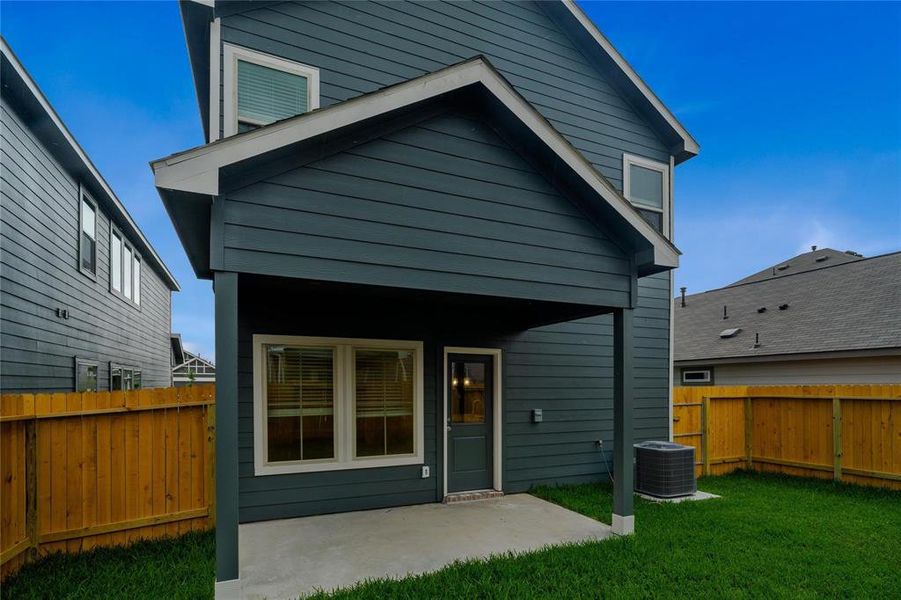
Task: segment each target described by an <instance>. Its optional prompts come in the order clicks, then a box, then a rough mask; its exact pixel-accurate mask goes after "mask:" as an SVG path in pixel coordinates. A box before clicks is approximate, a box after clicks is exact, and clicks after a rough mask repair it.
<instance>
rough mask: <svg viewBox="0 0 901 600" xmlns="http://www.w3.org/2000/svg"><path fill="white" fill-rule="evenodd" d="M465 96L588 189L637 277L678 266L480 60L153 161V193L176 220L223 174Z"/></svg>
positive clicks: (214, 188) (625, 204) (632, 212)
mask: <svg viewBox="0 0 901 600" xmlns="http://www.w3.org/2000/svg"><path fill="white" fill-rule="evenodd" d="M464 89H472V90H476V91H479V92H481V93H482V94H485V95H487V96H488V97H489V98H491V99H492V100H494V101H495V102H496V103H497V104H499V105H500V106H501V107H502V108H503V109H504V110H505V111H506V112H507V113H508V114H509V115H511V116H512V118H513V119H514V120H515V121H516V123H518V124H519V125H521V126H522V127H524V128H525V129H526V130H528V132H529V133H530V135H531V136H532V137H533V139H534V140H536V142H537V144H538V145H541V146H542V147H543V148H546V149H547V150H548V151H549V152H550V153H551V154H552V155H553V158H554V169H555V171H556V170H560V171H565V170H567V169H568V170H569V172H570V173H572V174H573V177H575V178H577V179H578V180H579V181H580V182H581V183H582V184H583V185H585V186H588V187H590V189H591V190H592V193H593V194H594V196H595V197H596V198H597V199H598V200H599V201H600V202H598V204H601V205H603V209H604V210H605V211H606V212H607V213H609V215H610V216H612V217H613V219H612V220H611V222H612V223H616V221H617V220H618V221H619V222H620V230H622V231H621V232H624V233H625V234H626V235H625V237H626V238H627V239H629V240H631V241H632V244H633V245H634V246H635V247H636V248H637V249H638V248H640V256H639V257H638V259H639V260H638V263H639V264H638V268H639V273H640V274H644V273H651V272H656V271H659V270H663V269H668V268H675V267H676V266H678V257H679V251H678V250H677V249H676V248H675V246H673V245H672V244H671V243H670V242H669V240H667V239H666V238H665V237H664V236H663V235H662V234H660V233H659V232H658V231H657V230H655V229H654V228H653V227H652V226H651V225H650V224H648V223H647V221H645V220H644V219H643V218H642V217H641V215H640V214H639V213H638V211H637V210H636V209H635V208H634V207H633V206H632V204H631V203H630V202H629V201H628V200H626V199H625V198H624V197H623V196H622V194H620V193H619V192H618V191H617V190H616V188H614V187H613V185H612V184H610V182H609V181H607V179H606V178H604V177H603V175H601V174H600V173H599V172H598V171H597V170H596V169H595V168H594V167H593V166H592V165H591V164H590V163H589V162H588V161H587V160H586V159H585V157H584V156H582V154H581V153H579V152H578V151H577V150H576V149H575V148H573V147H572V145H571V144H570V143H569V142H568V141H566V139H565V138H564V137H563V136H562V135H561V134H560V133H558V132H557V131H556V130H555V129H554V128H553V126H551V124H550V123H549V122H548V121H547V120H546V119H545V118H544V117H542V116H541V114H540V113H539V112H538V111H537V110H535V108H534V107H532V106H531V105H530V104H529V103H528V102H527V101H526V100H525V99H524V98H523V97H522V96H521V95H520V94H519V93H517V92H516V90H515V89H514V88H513V86H511V85H510V84H509V83H508V82H507V81H506V80H505V79H504V78H503V76H501V74H500V73H498V72H497V71H496V70H495V69H494V68H493V67H492V66H491V64H490V62H489V61H488V60H487V59H486V58H485V57H481V56H479V57H475V58H472V59H469V60H466V61H463V62H461V63H457V64H455V65H452V66H450V67H446V68H444V69H440V70H438V71H435V72H434V73H429V74H427V75H423V76H421V77H417V78H415V79H411V80H408V81H405V82H402V83H398V84H395V85H392V86H389V87H386V88H382V89H381V90H377V91H375V92H371V93H369V94H365V95H362V96H357V97H355V98H352V99H350V100H347V101H345V102H341V103H338V104H333V105H331V106H329V107H327V108H323V109H317V110H313V111H310V112H307V113H304V114H301V115H298V116H295V117H291V118H288V119H284V120H282V121H278V122H275V123H272V124H270V125H267V126H265V127H261V128H259V129H255V130H252V131H248V132H245V133H242V134H239V135H235V136H231V137H228V138H225V139H222V140H217V141H216V142H213V143H211V144H206V145H204V146H200V147H197V148H194V149H191V150H187V151H185V152H181V153H178V154H174V155H172V156H169V157H167V158H162V159H159V160H156V161H153V162H152V163H151V167H152V169H153V171H154V175H155V180H156V186H157V188H158V189H159V190H160V193H161V196H162V198H163V201H164V203H166V206H167V209H169V211H170V214H173V211H174V210H177V207H176V206H175V205H174V204H175V203H176V202H180V201H183V200H184V199H185V197H186V196H194V197H205V198H210V197H212V196H216V195H218V194H219V186H220V179H221V176H222V174H223V173H224V172H225V171H226V170H227V169H229V168H232V167H234V166H235V165H238V164H240V163H242V162H244V161H250V160H259V159H260V157H265V156H266V155H267V154H272V153H275V152H277V151H280V150H283V149H285V148H288V147H293V146H295V145H297V144H301V143H304V142H315V141H316V140H317V139H322V138H323V136H335V135H337V132H339V131H340V130H342V129H345V128H349V127H351V126H355V125H358V124H360V123H363V122H366V121H368V120H375V119H378V118H380V117H383V116H385V115H388V114H390V113H394V112H396V111H401V110H404V109H409V108H411V107H414V106H418V105H419V104H420V103H423V102H426V101H429V100H432V99H436V98H440V97H445V96H447V95H448V94H452V93H454V92H459V91H461V90H464ZM178 198H181V200H179V199H178ZM605 216H607V215H606V214H605ZM173 220H175V217H174V214H173ZM176 229H178V224H176ZM179 235H180V236H182V241H183V242H185V243H186V247H187V244H188V243H191V240H190V239H187V240H186V238H189V237H190V235H189V234H187V233H186V232H185V233H184V234H183V232H181V231H179ZM189 254H190V252H189ZM196 269H197V267H196V266H195V270H196Z"/></svg>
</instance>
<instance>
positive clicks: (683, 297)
mask: <svg viewBox="0 0 901 600" xmlns="http://www.w3.org/2000/svg"><path fill="white" fill-rule="evenodd" d="M685 290H686V288H684V287H681V288H679V291H680V292H682V306H685Z"/></svg>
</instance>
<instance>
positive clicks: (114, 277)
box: [109, 233, 122, 292]
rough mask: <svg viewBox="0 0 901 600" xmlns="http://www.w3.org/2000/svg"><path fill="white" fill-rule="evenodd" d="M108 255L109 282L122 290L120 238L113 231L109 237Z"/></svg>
mask: <svg viewBox="0 0 901 600" xmlns="http://www.w3.org/2000/svg"><path fill="white" fill-rule="evenodd" d="M109 255H110V282H111V285H112V288H113V289H114V290H115V291H117V292H121V291H122V240H120V239H119V236H118V235H116V234H115V233H114V234H113V235H112V237H110V244H109Z"/></svg>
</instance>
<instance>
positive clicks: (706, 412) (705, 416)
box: [701, 396, 710, 475]
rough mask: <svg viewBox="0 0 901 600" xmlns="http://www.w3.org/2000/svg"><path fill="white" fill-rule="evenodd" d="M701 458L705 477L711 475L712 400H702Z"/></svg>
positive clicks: (705, 398)
mask: <svg viewBox="0 0 901 600" xmlns="http://www.w3.org/2000/svg"><path fill="white" fill-rule="evenodd" d="M701 456H702V461H703V462H704V475H710V398H709V397H708V396H704V397H703V398H702V399H701Z"/></svg>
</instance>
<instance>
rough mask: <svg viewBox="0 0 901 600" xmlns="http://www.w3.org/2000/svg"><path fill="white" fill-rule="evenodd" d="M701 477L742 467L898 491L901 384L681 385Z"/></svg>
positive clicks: (679, 410)
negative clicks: (831, 479) (877, 486)
mask: <svg viewBox="0 0 901 600" xmlns="http://www.w3.org/2000/svg"><path fill="white" fill-rule="evenodd" d="M673 438H674V441H676V442H679V443H682V444H687V445H692V446H694V447H695V448H696V454H695V456H696V463H695V464H696V471H697V474H698V475H722V474H725V473H729V472H731V471H734V470H736V469H739V468H749V469H756V470H758V471H775V472H782V473H787V474H790V475H801V476H812V477H826V478H833V479H835V480H836V481H849V482H853V483H859V484H864V485H880V486H884V487H892V488H896V489H901V385H820V386H729V387H715V386H705V387H677V388H675V389H674V390H673Z"/></svg>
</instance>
